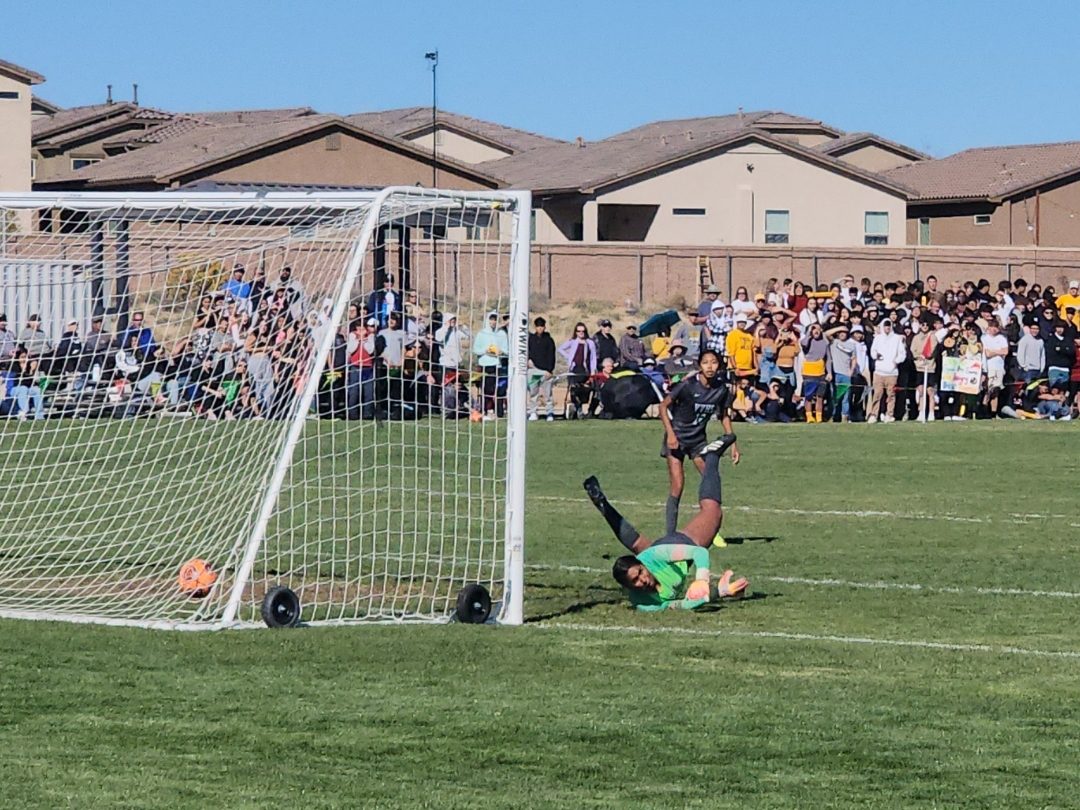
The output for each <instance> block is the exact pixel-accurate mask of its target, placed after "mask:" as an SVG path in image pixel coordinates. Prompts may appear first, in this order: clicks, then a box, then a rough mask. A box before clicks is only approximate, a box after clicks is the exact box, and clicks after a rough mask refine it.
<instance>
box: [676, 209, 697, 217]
mask: <svg viewBox="0 0 1080 810" xmlns="http://www.w3.org/2000/svg"><path fill="white" fill-rule="evenodd" d="M671 213H673V214H674V215H675V216H677V217H703V216H705V209H704V208H672V209H671Z"/></svg>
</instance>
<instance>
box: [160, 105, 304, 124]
mask: <svg viewBox="0 0 1080 810" xmlns="http://www.w3.org/2000/svg"><path fill="white" fill-rule="evenodd" d="M178 115H187V116H191V117H192V118H198V119H200V120H202V121H206V122H207V123H210V124H266V123H270V122H272V121H285V120H287V119H289V118H300V117H302V116H305V115H315V110H313V109H312V108H311V107H281V108H279V109H272V110H211V111H209V112H186V113H178Z"/></svg>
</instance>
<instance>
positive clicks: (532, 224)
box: [529, 208, 536, 242]
mask: <svg viewBox="0 0 1080 810" xmlns="http://www.w3.org/2000/svg"><path fill="white" fill-rule="evenodd" d="M529 241H531V242H535V241H536V209H535V208H534V209H533V210H532V211H530V212H529Z"/></svg>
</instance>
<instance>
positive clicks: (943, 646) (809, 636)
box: [533, 622, 1080, 660]
mask: <svg viewBox="0 0 1080 810" xmlns="http://www.w3.org/2000/svg"><path fill="white" fill-rule="evenodd" d="M533 626H534V627H537V628H539V629H542V630H543V629H556V630H575V631H579V632H587V633H608V634H611V633H619V634H632V635H643V636H657V635H676V636H696V637H699V638H701V637H705V638H722V637H728V638H775V639H783V640H785V641H811V642H824V643H827V644H863V645H867V646H872V647H901V648H909V649H920V650H943V651H946V652H984V653H994V654H997V655H1020V656H1026V657H1033V658H1066V659H1073V660H1075V659H1080V652H1078V651H1075V650H1034V649H1028V648H1026V647H1007V646H996V645H992V644H960V643H952V642H945V641H918V640H910V641H909V640H904V639H891V638H866V637H863V636H831V635H816V634H814V633H785V632H781V631H768V630H700V629H694V628H689V627H630V626H623V627H616V626H609V625H600V624H580V623H577V622H553V623H551V624H536V625H533Z"/></svg>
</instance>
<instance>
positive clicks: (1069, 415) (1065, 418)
mask: <svg viewBox="0 0 1080 810" xmlns="http://www.w3.org/2000/svg"><path fill="white" fill-rule="evenodd" d="M1072 418H1073V416H1072V414H1071V413H1070V414H1068V415H1066V416H1063V417H1061V418H1060V419H1058V421H1059V422H1071V421H1072Z"/></svg>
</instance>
